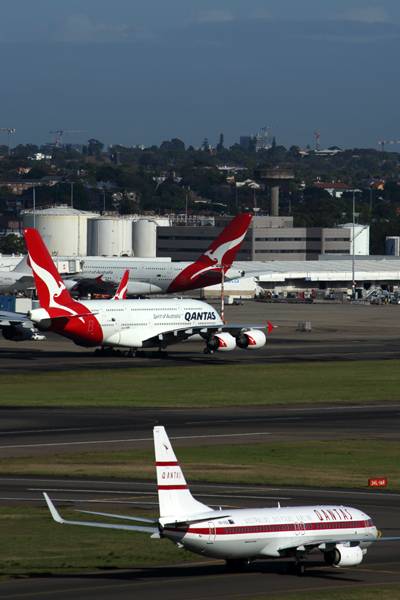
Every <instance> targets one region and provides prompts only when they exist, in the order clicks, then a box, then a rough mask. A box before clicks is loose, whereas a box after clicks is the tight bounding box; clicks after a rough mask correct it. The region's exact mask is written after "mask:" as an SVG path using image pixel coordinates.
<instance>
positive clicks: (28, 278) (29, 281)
mask: <svg viewBox="0 0 400 600" xmlns="http://www.w3.org/2000/svg"><path fill="white" fill-rule="evenodd" d="M15 283H20V284H21V285H26V286H30V287H35V279H34V277H33V275H22V276H21V277H19V278H18V279H16V280H15Z"/></svg>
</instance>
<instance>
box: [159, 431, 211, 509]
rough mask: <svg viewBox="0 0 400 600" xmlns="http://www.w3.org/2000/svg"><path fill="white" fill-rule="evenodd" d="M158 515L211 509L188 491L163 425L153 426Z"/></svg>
mask: <svg viewBox="0 0 400 600" xmlns="http://www.w3.org/2000/svg"><path fill="white" fill-rule="evenodd" d="M153 433H154V449H155V455H156V467H157V486H158V501H159V504H160V517H178V518H179V520H181V519H182V518H183V517H187V516H190V515H195V514H199V513H204V512H207V511H212V510H213V509H211V508H210V507H209V506H206V505H205V504H202V503H201V502H198V501H197V500H196V499H195V498H193V496H192V494H191V493H190V491H189V488H188V486H187V483H186V480H185V477H184V475H183V473H182V469H181V467H180V466H179V463H178V460H177V458H176V456H175V453H174V451H173V449H172V446H171V442H170V441H169V438H168V435H167V432H166V431H165V429H164V427H154V432H153Z"/></svg>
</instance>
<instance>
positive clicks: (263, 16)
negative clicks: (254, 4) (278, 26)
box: [248, 8, 272, 21]
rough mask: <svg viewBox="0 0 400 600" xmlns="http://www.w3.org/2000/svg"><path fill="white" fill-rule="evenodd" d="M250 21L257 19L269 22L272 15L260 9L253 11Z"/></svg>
mask: <svg viewBox="0 0 400 600" xmlns="http://www.w3.org/2000/svg"><path fill="white" fill-rule="evenodd" d="M248 18H249V19H257V20H260V21H262V20H263V21H267V20H269V19H272V16H271V13H270V12H268V11H267V10H265V9H264V8H258V9H257V10H253V12H251V13H250V14H249V16H248Z"/></svg>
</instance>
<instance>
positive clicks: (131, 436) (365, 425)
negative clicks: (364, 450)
mask: <svg viewBox="0 0 400 600" xmlns="http://www.w3.org/2000/svg"><path fill="white" fill-rule="evenodd" d="M155 425H164V426H165V427H166V429H167V431H168V435H169V436H170V438H171V439H172V440H173V442H174V446H176V447H177V448H179V447H180V446H201V445H207V444H212V445H220V444H224V445H226V444H243V443H261V442H276V443H279V442H283V441H294V440H296V441H304V440H340V439H370V440H386V441H399V440H400V402H399V403H393V404H391V403H388V404H374V405H368V404H366V405H355V406H351V405H346V404H343V405H331V406H330V405H321V406H315V405H314V406H312V405H301V406H296V407H292V406H289V407H285V406H282V407H277V406H273V407H271V406H268V407H260V406H256V407H251V406H250V407H244V408H241V407H229V408H226V407H225V408H215V409H213V408H206V409H201V410H200V409H184V408H183V409H181V408H180V409H175V408H167V409H165V408H161V409H158V408H154V409H145V408H143V409H142V408H131V409H130V408H112V407H111V408H61V409H49V408H17V409H13V408H0V458H5V457H8V456H45V455H47V454H60V453H77V452H88V451H93V452H95V451H104V450H105V449H106V450H127V449H128V450H134V449H138V448H152V447H153V437H152V435H153V433H152V430H153V427H154V426H155Z"/></svg>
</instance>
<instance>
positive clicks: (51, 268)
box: [24, 229, 74, 309]
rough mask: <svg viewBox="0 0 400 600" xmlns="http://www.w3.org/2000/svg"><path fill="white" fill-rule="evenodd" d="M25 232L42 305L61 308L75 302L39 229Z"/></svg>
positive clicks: (25, 230) (30, 261) (42, 306)
mask: <svg viewBox="0 0 400 600" xmlns="http://www.w3.org/2000/svg"><path fill="white" fill-rule="evenodd" d="M24 234H25V240H26V245H27V247H28V252H29V263H30V266H31V267H32V271H33V276H34V278H35V284H36V289H37V293H38V297H39V302H40V307H41V308H45V309H47V308H58V309H59V308H62V307H63V306H66V305H69V304H73V303H74V300H73V299H72V298H71V296H70V294H69V292H68V290H67V288H66V287H65V284H64V282H63V280H62V278H61V275H60V274H59V272H58V271H57V269H56V267H55V264H54V263H53V260H52V258H51V256H50V254H49V252H48V250H47V248H46V246H45V245H44V243H43V240H42V238H41V237H40V234H39V232H38V231H37V229H24Z"/></svg>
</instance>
